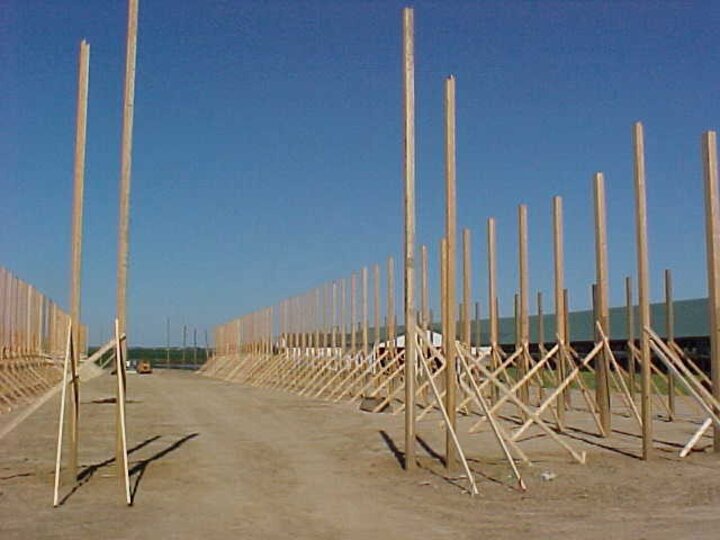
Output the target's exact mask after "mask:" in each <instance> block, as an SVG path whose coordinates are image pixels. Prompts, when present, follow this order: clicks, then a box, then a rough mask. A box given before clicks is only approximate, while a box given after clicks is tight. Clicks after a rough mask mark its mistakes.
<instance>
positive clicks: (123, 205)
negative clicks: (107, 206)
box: [117, 0, 138, 358]
mask: <svg viewBox="0 0 720 540" xmlns="http://www.w3.org/2000/svg"><path fill="white" fill-rule="evenodd" d="M137 20H138V0H128V28H127V48H126V54H125V90H124V94H123V115H122V149H121V154H120V211H119V222H118V260H117V318H118V322H119V324H120V333H121V334H126V333H127V304H126V301H127V273H128V233H129V225H130V170H131V168H132V136H133V111H134V108H135V58H136V53H137ZM123 356H124V357H125V358H127V340H125V342H124V343H123Z"/></svg>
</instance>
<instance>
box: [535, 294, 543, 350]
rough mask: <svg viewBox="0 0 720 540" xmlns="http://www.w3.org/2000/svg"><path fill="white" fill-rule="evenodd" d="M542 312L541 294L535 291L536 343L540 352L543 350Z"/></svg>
mask: <svg viewBox="0 0 720 540" xmlns="http://www.w3.org/2000/svg"><path fill="white" fill-rule="evenodd" d="M544 316H545V315H544V314H543V294H542V291H538V292H537V345H538V351H539V352H540V354H544V353H543V351H544V350H545V320H544Z"/></svg>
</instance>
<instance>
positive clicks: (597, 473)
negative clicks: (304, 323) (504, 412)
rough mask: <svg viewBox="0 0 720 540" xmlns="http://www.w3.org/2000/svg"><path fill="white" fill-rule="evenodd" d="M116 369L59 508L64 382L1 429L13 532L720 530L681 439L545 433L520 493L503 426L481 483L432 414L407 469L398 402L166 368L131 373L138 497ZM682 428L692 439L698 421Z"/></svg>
mask: <svg viewBox="0 0 720 540" xmlns="http://www.w3.org/2000/svg"><path fill="white" fill-rule="evenodd" d="M113 381H114V379H113V378H112V377H110V376H108V375H103V376H101V377H98V378H96V379H94V380H92V381H90V382H89V383H87V384H85V385H84V386H83V395H82V408H81V414H82V418H81V422H82V423H81V452H80V462H81V465H82V469H81V470H82V471H83V472H82V475H83V480H82V483H81V484H80V486H79V487H78V488H77V489H75V490H74V491H73V492H69V490H68V489H65V491H64V492H63V493H64V495H66V497H65V500H64V502H63V504H62V506H61V507H60V508H57V509H53V508H52V505H51V501H52V471H53V461H54V444H55V442H54V439H55V436H56V423H57V407H58V398H57V396H56V397H54V398H53V399H50V400H49V401H48V402H47V403H46V404H45V405H43V406H42V407H41V408H40V409H39V410H38V411H37V412H35V413H34V414H33V415H32V416H30V417H29V418H28V419H27V420H26V421H25V422H24V423H22V424H21V425H20V426H19V427H17V428H16V429H15V430H13V431H12V432H11V433H10V434H9V435H7V436H6V437H5V438H4V439H2V440H0V538H2V539H3V540H7V539H10V538H23V539H25V538H33V539H34V538H133V539H137V538H203V540H209V539H214V538H318V539H338V538H353V539H354V538H358V539H360V538H363V539H365V538H373V537H382V538H428V539H429V538H455V539H457V538H481V537H483V538H501V539H502V538H507V539H509V538H558V537H560V536H561V535H564V536H565V537H566V538H648V539H650V538H652V539H655V538H708V539H710V538H713V539H716V538H720V459H718V458H716V457H714V456H712V455H710V454H706V453H696V454H693V455H691V456H690V457H689V458H687V459H686V460H684V461H680V460H678V459H677V458H676V457H675V456H676V448H675V446H674V445H675V443H672V444H669V445H667V449H665V450H663V449H661V450H660V451H659V454H660V456H659V458H658V459H657V460H656V461H655V462H653V463H642V462H640V461H638V460H637V459H634V458H632V457H628V456H626V455H623V454H621V453H619V452H615V451H609V450H606V449H603V448H602V447H601V446H599V444H602V443H598V441H593V440H590V439H588V438H587V437H585V439H587V440H589V441H590V442H582V441H581V440H580V439H581V438H583V437H577V441H576V442H575V444H576V445H577V446H578V448H580V449H585V450H587V451H588V456H589V463H588V464H587V465H585V466H583V465H578V464H573V463H572V462H571V461H570V460H569V459H568V457H567V456H566V455H564V454H560V453H559V452H558V451H557V450H555V448H554V447H552V446H548V444H549V443H548V442H547V441H545V442H543V441H544V440H545V439H546V438H544V437H537V441H538V442H533V443H531V444H534V445H535V446H534V447H533V446H530V447H528V450H529V451H530V453H531V457H532V458H535V465H534V466H533V467H531V468H525V469H524V474H525V476H526V478H527V483H528V484H529V491H528V492H527V493H520V492H518V491H516V490H514V489H512V486H511V482H510V481H509V480H508V473H509V470H508V468H507V466H506V465H504V464H503V463H502V461H501V460H500V458H499V454H498V453H497V452H496V450H495V448H494V446H493V445H492V442H491V439H489V438H488V437H486V436H479V437H478V436H473V437H474V438H473V439H469V438H468V439H467V441H468V442H467V446H468V454H469V455H470V456H472V457H474V458H475V459H473V461H472V467H473V469H475V470H476V471H477V472H478V482H479V488H480V492H481V493H480V495H479V496H477V497H475V498H471V497H469V496H468V495H467V494H466V493H464V492H463V491H462V486H463V485H464V479H462V478H457V479H454V477H453V476H452V475H449V476H448V475H447V474H446V473H445V472H444V469H443V467H442V464H441V463H440V460H439V459H438V457H436V456H435V454H436V453H439V454H442V444H441V442H442V440H443V438H444V437H443V434H442V431H441V429H440V427H439V426H438V425H437V419H433V420H429V421H425V422H423V423H421V425H420V427H419V433H420V436H421V439H422V446H421V448H422V450H421V452H420V457H421V465H422V467H421V469H420V470H418V471H417V472H415V473H412V474H407V473H404V472H403V471H402V469H401V467H400V464H399V463H400V461H401V459H402V456H401V454H400V453H399V451H398V450H397V448H396V447H395V445H398V446H399V445H400V444H401V441H402V417H401V415H399V416H392V415H388V414H381V415H370V414H366V413H361V412H358V411H357V410H356V409H355V408H354V407H351V406H350V405H347V404H339V405H338V404H329V403H325V402H320V401H314V400H310V399H305V398H301V397H297V396H294V395H290V394H286V393H282V392H276V391H270V390H264V389H256V388H248V387H244V386H239V385H234V384H228V383H224V382H219V381H213V380H208V379H205V378H202V377H199V376H196V375H193V374H190V373H179V372H161V371H156V372H155V373H154V374H152V375H148V376H137V375H130V376H129V380H128V384H129V394H128V398H129V399H130V400H131V401H130V403H129V404H128V437H129V447H130V449H131V454H130V466H131V471H132V477H131V483H132V486H133V493H134V506H133V507H130V508H128V507H126V506H124V505H123V503H122V501H121V495H120V489H119V487H118V480H117V478H116V477H115V476H114V467H113V463H111V460H112V456H113V455H114V416H113V414H114V412H113V411H114V409H113V407H114V406H113V405H112V404H107V403H102V401H103V398H108V397H110V396H112V395H113V393H112V388H113V386H112V385H113ZM4 421H7V420H6V419H3V418H2V417H0V427H2V422H4ZM673 429H676V430H680V431H682V433H678V434H677V435H678V441H681V440H682V439H683V437H685V438H686V436H685V435H686V433H690V432H691V431H692V426H690V425H685V427H679V428H673ZM663 436H665V435H664V434H663V433H662V432H661V433H660V435H659V437H663ZM668 436H669V435H668ZM632 442H633V439H632V437H629V438H628V444H629V445H630V444H631V443H632ZM633 444H635V446H637V444H636V443H633ZM543 445H545V446H543ZM478 456H484V458H483V459H479V458H478ZM544 471H551V472H553V473H554V474H556V475H557V477H556V479H554V480H552V481H550V482H547V481H542V480H541V479H540V475H541V473H542V472H544ZM456 476H458V477H459V476H460V473H457V475H456Z"/></svg>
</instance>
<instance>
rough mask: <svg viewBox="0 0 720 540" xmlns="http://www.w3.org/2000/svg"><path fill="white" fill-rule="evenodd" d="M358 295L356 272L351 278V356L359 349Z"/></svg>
mask: <svg viewBox="0 0 720 540" xmlns="http://www.w3.org/2000/svg"><path fill="white" fill-rule="evenodd" d="M356 294H357V279H356V274H355V272H353V273H352V276H350V350H351V354H355V353H356V349H357V339H356V338H357V336H356V332H355V330H356V328H357V309H356V307H357V306H356V298H355V296H356Z"/></svg>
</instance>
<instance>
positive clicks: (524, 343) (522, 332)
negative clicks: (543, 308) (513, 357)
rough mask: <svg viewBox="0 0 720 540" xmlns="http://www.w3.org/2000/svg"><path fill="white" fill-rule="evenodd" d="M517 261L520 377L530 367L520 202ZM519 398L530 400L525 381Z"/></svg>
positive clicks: (524, 225) (524, 236)
mask: <svg viewBox="0 0 720 540" xmlns="http://www.w3.org/2000/svg"><path fill="white" fill-rule="evenodd" d="M518 263H519V272H520V299H519V306H518V308H519V313H518V316H519V322H520V326H519V338H520V346H521V347H523V348H524V349H525V352H524V353H523V354H522V355H521V357H520V364H519V367H520V369H519V375H520V377H523V376H525V374H526V373H527V372H528V370H529V369H530V367H529V365H528V364H529V362H528V353H527V347H528V345H529V342H530V320H529V314H528V311H529V309H528V308H529V301H528V300H529V298H528V294H529V290H530V285H529V278H528V240H527V206H526V205H524V204H521V205H520V206H519V207H518ZM519 393H520V399H521V400H522V402H523V403H529V402H530V388H529V384H528V383H525V384H524V385H522V386H521V387H520V392H519Z"/></svg>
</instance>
